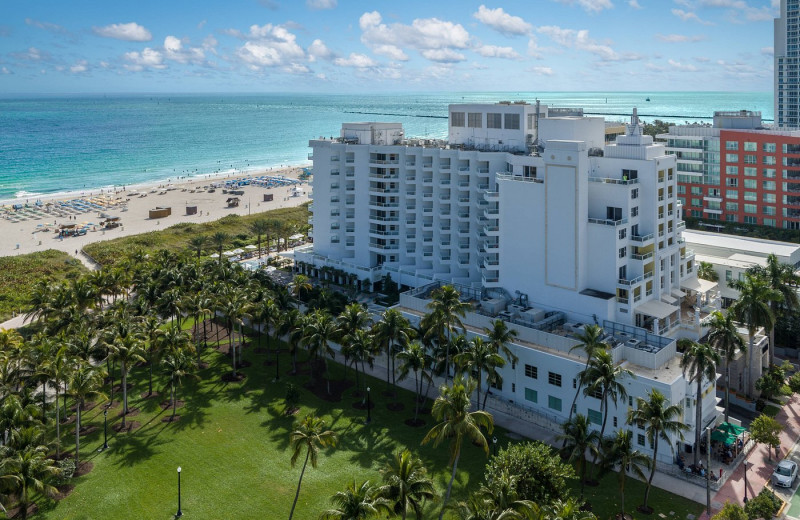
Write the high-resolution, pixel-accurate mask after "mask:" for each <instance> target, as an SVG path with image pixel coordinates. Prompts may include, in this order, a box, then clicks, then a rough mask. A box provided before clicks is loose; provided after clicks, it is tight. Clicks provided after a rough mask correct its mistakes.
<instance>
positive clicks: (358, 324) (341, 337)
mask: <svg viewBox="0 0 800 520" xmlns="http://www.w3.org/2000/svg"><path fill="white" fill-rule="evenodd" d="M370 321H372V316H371V315H370V313H369V311H368V310H367V309H366V307H364V306H363V305H361V304H360V303H358V302H354V303H351V304H349V305H347V307H345V308H344V310H343V311H342V312H341V314H339V316H338V317H337V318H336V336H337V340H338V341H339V343H340V344H341V345H342V355H344V356H345V361H344V368H345V379H347V363H348V358H349V356H350V353H349V352H350V349H346V348H345V346H346V345H345V344H346V343H348V341H349V340H351V339H352V338H354V337H355V334H356V331H359V330H363V329H364V327H367V326H369V323H370ZM362 337H363V336H362ZM345 353H347V354H345ZM356 371H358V366H356ZM356 383H358V373H357V372H356Z"/></svg>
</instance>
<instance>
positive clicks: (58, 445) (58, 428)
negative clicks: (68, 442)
mask: <svg viewBox="0 0 800 520" xmlns="http://www.w3.org/2000/svg"><path fill="white" fill-rule="evenodd" d="M60 415H61V407H60V406H58V380H56V458H57V459H61V420H60Z"/></svg>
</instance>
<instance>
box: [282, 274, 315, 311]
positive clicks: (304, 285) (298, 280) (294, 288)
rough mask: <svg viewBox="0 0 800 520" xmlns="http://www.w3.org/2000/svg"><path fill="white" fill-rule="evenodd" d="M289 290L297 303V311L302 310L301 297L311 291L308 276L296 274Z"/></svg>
mask: <svg viewBox="0 0 800 520" xmlns="http://www.w3.org/2000/svg"><path fill="white" fill-rule="evenodd" d="M287 288H288V289H289V294H291V295H292V298H294V299H295V301H296V302H297V309H300V297H301V296H303V295H304V294H305V293H307V292H308V291H310V290H311V282H310V281H309V279H308V276H306V275H304V274H296V275H294V278H292V281H291V283H289V285H288V287H287Z"/></svg>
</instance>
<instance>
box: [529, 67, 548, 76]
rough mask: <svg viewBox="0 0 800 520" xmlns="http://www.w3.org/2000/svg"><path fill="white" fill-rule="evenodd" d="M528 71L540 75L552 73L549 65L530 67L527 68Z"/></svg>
mask: <svg viewBox="0 0 800 520" xmlns="http://www.w3.org/2000/svg"><path fill="white" fill-rule="evenodd" d="M528 72H533V73H534V74H539V75H540V76H552V75H553V69H551V68H550V67H531V68H529V69H528Z"/></svg>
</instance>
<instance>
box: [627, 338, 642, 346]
mask: <svg viewBox="0 0 800 520" xmlns="http://www.w3.org/2000/svg"><path fill="white" fill-rule="evenodd" d="M625 344H626V345H627V346H629V347H631V348H639V346H640V345H641V344H642V340H640V339H634V338H631V339H629V340H628V341H626V342H625Z"/></svg>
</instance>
